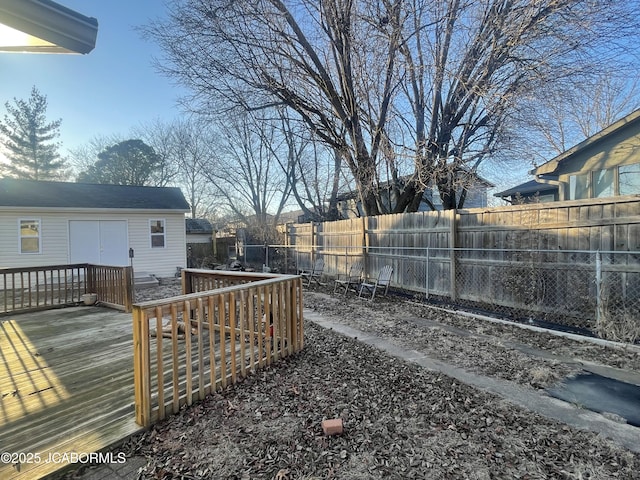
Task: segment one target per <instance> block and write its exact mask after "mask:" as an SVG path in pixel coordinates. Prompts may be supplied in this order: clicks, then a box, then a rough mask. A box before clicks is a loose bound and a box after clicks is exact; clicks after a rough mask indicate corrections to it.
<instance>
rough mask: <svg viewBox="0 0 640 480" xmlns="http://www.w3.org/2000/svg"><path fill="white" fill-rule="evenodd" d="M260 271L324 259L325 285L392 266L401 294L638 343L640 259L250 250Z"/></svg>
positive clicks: (557, 253) (559, 253)
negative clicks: (360, 269) (353, 271)
mask: <svg viewBox="0 0 640 480" xmlns="http://www.w3.org/2000/svg"><path fill="white" fill-rule="evenodd" d="M245 249H246V253H247V256H248V258H249V257H250V258H252V259H253V262H252V263H254V264H255V265H251V266H252V267H253V268H255V269H262V270H266V271H273V272H280V273H296V272H298V271H299V270H302V269H309V268H310V267H311V266H312V264H313V261H314V260H315V258H316V257H317V256H318V255H322V256H323V258H324V264H325V270H324V275H325V277H326V278H327V280H328V281H330V279H331V278H334V277H336V276H337V275H339V274H346V273H347V272H348V270H349V267H350V266H351V265H352V264H353V263H355V262H356V261H363V264H364V265H365V270H364V275H365V276H366V277H367V278H370V279H372V278H375V277H376V276H377V274H378V272H379V271H380V269H382V267H383V266H385V265H392V266H393V283H392V287H393V290H394V292H395V293H396V294H400V295H405V296H411V297H413V298H415V299H420V300H424V301H427V302H430V303H435V304H438V305H444V306H449V307H455V308H465V309H469V310H472V311H475V312H481V313H485V314H489V315H492V316H498V317H502V318H508V319H511V320H516V321H521V322H526V323H530V324H534V325H541V326H549V324H553V326H554V327H555V328H557V327H561V328H564V329H565V330H568V331H573V332H577V333H582V334H593V335H597V336H600V337H602V338H607V339H611V340H618V341H625V342H632V343H633V342H635V341H637V340H638V339H640V252H626V251H616V252H613V251H608V252H599V251H588V250H574V251H566V250H500V249H450V248H424V247H420V248H418V247H415V248H412V247H393V248H382V247H378V248H374V247H354V246H349V247H336V248H330V249H329V248H308V247H307V248H306V249H302V248H296V247H295V246H283V245H259V246H258V245H247V246H245Z"/></svg>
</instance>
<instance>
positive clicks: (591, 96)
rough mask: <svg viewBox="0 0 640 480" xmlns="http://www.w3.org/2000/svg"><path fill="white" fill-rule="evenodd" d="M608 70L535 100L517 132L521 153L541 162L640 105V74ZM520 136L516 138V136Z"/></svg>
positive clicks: (536, 162) (525, 110)
mask: <svg viewBox="0 0 640 480" xmlns="http://www.w3.org/2000/svg"><path fill="white" fill-rule="evenodd" d="M627 73H628V72H625V71H617V72H605V73H603V74H600V75H597V76H595V78H593V79H589V81H585V82H584V83H583V84H581V85H572V88H566V89H563V90H559V91H556V92H549V93H548V94H547V95H546V96H543V97H539V98H536V99H535V102H532V103H535V108H534V106H531V107H530V108H525V109H523V112H522V113H521V115H520V116H519V118H517V119H515V120H516V121H517V122H519V124H520V125H521V126H520V128H519V129H518V130H517V132H514V139H515V138H517V144H518V145H519V150H520V152H526V155H527V156H529V158H530V159H531V163H532V164H534V165H539V164H540V163H543V162H545V161H547V160H549V159H550V158H552V157H554V156H556V155H559V154H560V153H562V152H564V151H566V150H567V149H569V148H571V147H572V146H573V145H576V144H577V143H579V142H581V141H582V140H584V139H586V138H587V137H590V136H591V135H594V134H595V133H597V132H599V131H600V130H603V129H604V128H606V127H607V126H609V125H611V124H612V123H614V122H615V121H616V120H618V119H620V118H622V117H623V116H625V115H627V114H629V113H631V112H632V111H634V110H636V109H638V108H639V107H640V88H639V87H640V85H639V84H638V76H637V73H636V74H635V75H627ZM515 135H517V137H516V136H515Z"/></svg>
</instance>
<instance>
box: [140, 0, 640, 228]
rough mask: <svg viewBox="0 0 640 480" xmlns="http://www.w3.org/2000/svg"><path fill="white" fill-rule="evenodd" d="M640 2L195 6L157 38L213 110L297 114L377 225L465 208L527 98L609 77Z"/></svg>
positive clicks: (373, 0) (188, 2)
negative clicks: (474, 181) (431, 193)
mask: <svg viewBox="0 0 640 480" xmlns="http://www.w3.org/2000/svg"><path fill="white" fill-rule="evenodd" d="M636 3H637V2H623V1H622V0H540V1H536V2H531V1H530V0H466V1H462V0H362V1H354V0H298V1H296V2H289V1H286V0H264V1H258V2H256V1H250V0H236V1H233V2H229V1H226V0H214V1H210V0H182V1H179V2H176V4H175V6H174V8H173V10H172V12H171V15H170V19H169V20H168V21H167V22H165V23H162V22H160V23H155V24H152V25H150V26H149V27H148V28H147V29H146V31H147V33H148V34H150V35H151V36H152V37H153V38H155V39H156V40H157V41H158V42H159V43H160V44H161V46H162V48H163V50H164V52H165V53H166V61H164V62H162V63H161V64H160V67H161V69H162V70H163V71H164V72H165V73H167V74H169V75H171V76H174V77H175V78H177V79H178V80H179V81H181V82H182V83H184V84H186V85H187V86H188V87H189V88H191V90H192V92H193V99H192V100H194V101H195V102H196V103H195V104H197V105H199V108H201V109H202V110H205V111H211V110H212V109H214V108H215V109H220V108H225V107H227V108H230V107H238V106H240V107H242V108H244V109H245V110H249V111H250V110H256V109H261V108H265V107H266V106H272V105H283V106H285V107H286V108H288V109H291V110H293V111H295V112H296V113H297V115H299V116H300V118H301V119H302V120H303V121H304V122H305V124H306V126H307V128H308V129H309V130H310V132H311V133H312V134H313V135H314V136H316V137H317V138H318V139H320V140H321V141H323V142H324V143H325V144H326V145H327V147H328V148H330V149H332V150H334V151H336V152H338V154H339V155H340V157H341V158H342V159H343V160H344V162H345V164H346V165H347V166H348V168H349V170H350V171H351V174H352V176H353V179H354V182H355V188H356V189H357V192H358V194H359V196H360V199H361V202H362V206H363V209H364V211H365V213H366V214H368V215H375V214H379V213H383V212H386V211H405V210H415V209H416V208H417V207H418V206H419V204H420V202H421V201H422V199H423V193H424V190H425V189H426V188H427V187H429V186H431V185H433V184H435V185H436V186H437V188H438V191H439V193H440V196H441V199H442V204H443V206H444V207H445V208H456V207H460V206H462V205H463V204H464V199H465V192H466V186H467V184H468V182H469V181H470V180H469V177H470V176H472V175H473V174H474V173H475V172H476V171H477V169H478V167H479V166H480V165H481V163H482V162H483V161H484V160H485V159H487V158H489V157H491V156H492V155H493V154H495V152H496V151H497V150H498V148H500V147H501V146H502V145H503V143H504V142H505V141H506V139H508V138H509V137H508V135H506V133H507V130H508V128H509V127H510V125H509V122H508V120H509V118H510V116H511V115H513V114H514V112H515V111H517V109H518V107H521V106H522V101H523V99H526V98H530V97H532V96H534V95H541V94H543V92H545V91H546V90H549V89H553V88H555V87H556V86H557V85H563V84H566V83H567V82H577V81H579V79H580V78H581V77H582V76H584V75H588V74H589V73H590V72H592V71H593V70H602V69H603V67H604V66H605V65H606V60H607V58H611V55H609V56H607V55H606V54H603V52H609V53H611V52H612V49H613V48H614V47H615V46H619V45H620V42H621V41H623V40H624V39H626V38H628V37H629V36H630V35H635V34H637V31H638V29H637V24H638V21H637V18H638V15H637V12H636V10H638V8H640V7H639V5H637V4H636ZM616 42H617V43H616ZM594 52H597V55H596V54H594ZM383 185H386V187H383ZM389 190H391V191H392V192H393V194H394V195H393V197H394V199H395V201H394V202H393V203H389V202H385V201H384V198H383V195H384V194H385V193H384V192H385V191H389Z"/></svg>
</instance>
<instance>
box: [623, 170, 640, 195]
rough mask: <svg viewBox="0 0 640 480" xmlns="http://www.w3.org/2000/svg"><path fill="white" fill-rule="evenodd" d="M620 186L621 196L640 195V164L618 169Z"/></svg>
mask: <svg viewBox="0 0 640 480" xmlns="http://www.w3.org/2000/svg"><path fill="white" fill-rule="evenodd" d="M618 184H619V186H620V195H635V194H638V193H640V163H634V164H633V165H622V166H620V167H618Z"/></svg>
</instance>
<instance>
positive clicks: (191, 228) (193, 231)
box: [185, 218, 214, 244]
mask: <svg viewBox="0 0 640 480" xmlns="http://www.w3.org/2000/svg"><path fill="white" fill-rule="evenodd" d="M185 229H186V233H187V243H209V244H210V243H211V239H212V238H213V234H214V230H213V225H211V222H210V221H209V220H207V219H206V218H185Z"/></svg>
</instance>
